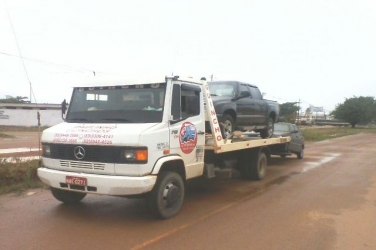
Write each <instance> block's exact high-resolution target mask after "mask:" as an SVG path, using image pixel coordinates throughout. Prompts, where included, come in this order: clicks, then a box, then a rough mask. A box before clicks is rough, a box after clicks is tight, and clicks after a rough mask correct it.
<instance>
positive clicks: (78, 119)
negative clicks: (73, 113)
mask: <svg viewBox="0 0 376 250" xmlns="http://www.w3.org/2000/svg"><path fill="white" fill-rule="evenodd" d="M67 121H68V122H73V121H75V122H88V121H89V120H88V119H86V118H69V119H67Z"/></svg>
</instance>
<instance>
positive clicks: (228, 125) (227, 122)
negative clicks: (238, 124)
mask: <svg viewBox="0 0 376 250" xmlns="http://www.w3.org/2000/svg"><path fill="white" fill-rule="evenodd" d="M221 124H222V126H221V132H222V137H223V138H224V139H228V138H230V137H231V135H232V132H234V130H235V121H234V118H233V117H232V116H231V115H229V114H225V115H223V117H222V119H221Z"/></svg>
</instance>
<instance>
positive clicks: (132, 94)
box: [66, 83, 166, 123]
mask: <svg viewBox="0 0 376 250" xmlns="http://www.w3.org/2000/svg"><path fill="white" fill-rule="evenodd" d="M165 92H166V83H157V84H143V85H126V86H112V87H94V88H86V87H85V88H75V89H74V91H73V95H72V99H71V103H70V105H69V110H68V114H67V117H66V121H67V122H80V123H155V122H161V121H162V116H163V105H164V98H165Z"/></svg>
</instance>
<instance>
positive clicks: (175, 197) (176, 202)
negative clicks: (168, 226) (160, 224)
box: [147, 171, 185, 219]
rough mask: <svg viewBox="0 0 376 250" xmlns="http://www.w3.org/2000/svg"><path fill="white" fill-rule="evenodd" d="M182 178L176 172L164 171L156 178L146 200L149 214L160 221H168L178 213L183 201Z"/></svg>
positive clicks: (183, 188)
mask: <svg viewBox="0 0 376 250" xmlns="http://www.w3.org/2000/svg"><path fill="white" fill-rule="evenodd" d="M184 193H185V187H184V182H183V178H182V177H181V175H179V174H178V173H176V172H171V171H165V172H161V173H160V175H159V176H158V179H157V183H156V184H155V187H154V189H153V191H152V192H151V193H150V195H149V197H148V198H147V199H148V206H149V209H150V212H151V213H152V214H153V215H155V216H156V217H158V218H160V219H168V218H171V217H173V216H175V215H176V214H177V213H179V211H180V209H181V207H182V205H183V201H184Z"/></svg>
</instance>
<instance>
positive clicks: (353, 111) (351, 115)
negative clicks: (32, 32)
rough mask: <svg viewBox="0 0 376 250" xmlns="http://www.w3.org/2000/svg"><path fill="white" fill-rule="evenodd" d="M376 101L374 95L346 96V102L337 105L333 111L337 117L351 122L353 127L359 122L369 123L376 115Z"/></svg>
mask: <svg viewBox="0 0 376 250" xmlns="http://www.w3.org/2000/svg"><path fill="white" fill-rule="evenodd" d="M375 107H376V101H375V98H374V97H370V96H367V97H364V96H360V97H355V96H354V97H353V98H348V99H347V98H346V100H345V102H344V103H341V104H339V105H337V107H336V109H335V110H334V111H333V112H332V115H334V117H335V118H337V119H341V120H344V121H346V122H348V123H350V124H351V127H352V128H355V126H356V125H357V124H359V123H369V122H371V121H372V120H373V119H375V116H376V111H375Z"/></svg>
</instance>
